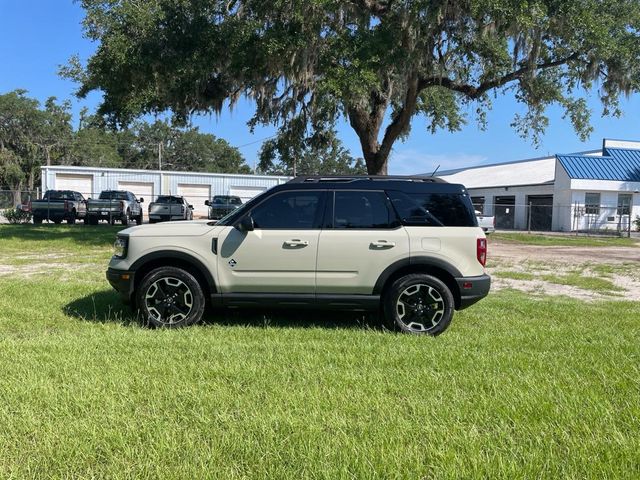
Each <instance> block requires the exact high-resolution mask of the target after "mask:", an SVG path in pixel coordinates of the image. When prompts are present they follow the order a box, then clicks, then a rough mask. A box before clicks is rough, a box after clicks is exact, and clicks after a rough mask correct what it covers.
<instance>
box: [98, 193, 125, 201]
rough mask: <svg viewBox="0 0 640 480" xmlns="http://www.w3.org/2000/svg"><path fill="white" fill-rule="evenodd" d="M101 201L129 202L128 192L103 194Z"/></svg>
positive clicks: (101, 194)
mask: <svg viewBox="0 0 640 480" xmlns="http://www.w3.org/2000/svg"><path fill="white" fill-rule="evenodd" d="M100 200H128V197H127V192H102V193H100Z"/></svg>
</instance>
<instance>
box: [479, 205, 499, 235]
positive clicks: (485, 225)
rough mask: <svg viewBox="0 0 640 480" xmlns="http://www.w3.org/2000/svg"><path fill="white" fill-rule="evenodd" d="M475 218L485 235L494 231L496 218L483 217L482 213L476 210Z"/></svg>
mask: <svg viewBox="0 0 640 480" xmlns="http://www.w3.org/2000/svg"><path fill="white" fill-rule="evenodd" d="M476 217H477V218H478V226H479V227H481V228H482V230H484V232H485V233H492V232H495V231H496V217H494V216H491V217H489V216H488V215H483V214H482V212H480V211H478V210H476Z"/></svg>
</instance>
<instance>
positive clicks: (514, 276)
mask: <svg viewBox="0 0 640 480" xmlns="http://www.w3.org/2000/svg"><path fill="white" fill-rule="evenodd" d="M492 274H493V275H495V276H496V277H500V278H509V279H511V280H535V279H536V276H535V275H533V274H532V273H527V272H514V271H509V270H498V271H494V272H493V273H492Z"/></svg>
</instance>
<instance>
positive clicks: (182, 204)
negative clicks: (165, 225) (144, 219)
mask: <svg viewBox="0 0 640 480" xmlns="http://www.w3.org/2000/svg"><path fill="white" fill-rule="evenodd" d="M168 220H193V205H189V202H187V199H186V198H184V197H181V196H178V195H161V196H159V197H158V199H157V200H156V201H155V202H151V203H150V204H149V223H156V222H162V221H168Z"/></svg>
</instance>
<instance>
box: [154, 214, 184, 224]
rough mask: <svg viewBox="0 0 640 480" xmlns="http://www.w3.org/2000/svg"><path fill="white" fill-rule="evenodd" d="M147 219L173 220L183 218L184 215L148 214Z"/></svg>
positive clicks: (157, 220) (158, 220)
mask: <svg viewBox="0 0 640 480" xmlns="http://www.w3.org/2000/svg"><path fill="white" fill-rule="evenodd" d="M149 220H155V221H156V222H170V221H173V220H184V215H159V214H153V213H151V214H149Z"/></svg>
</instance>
